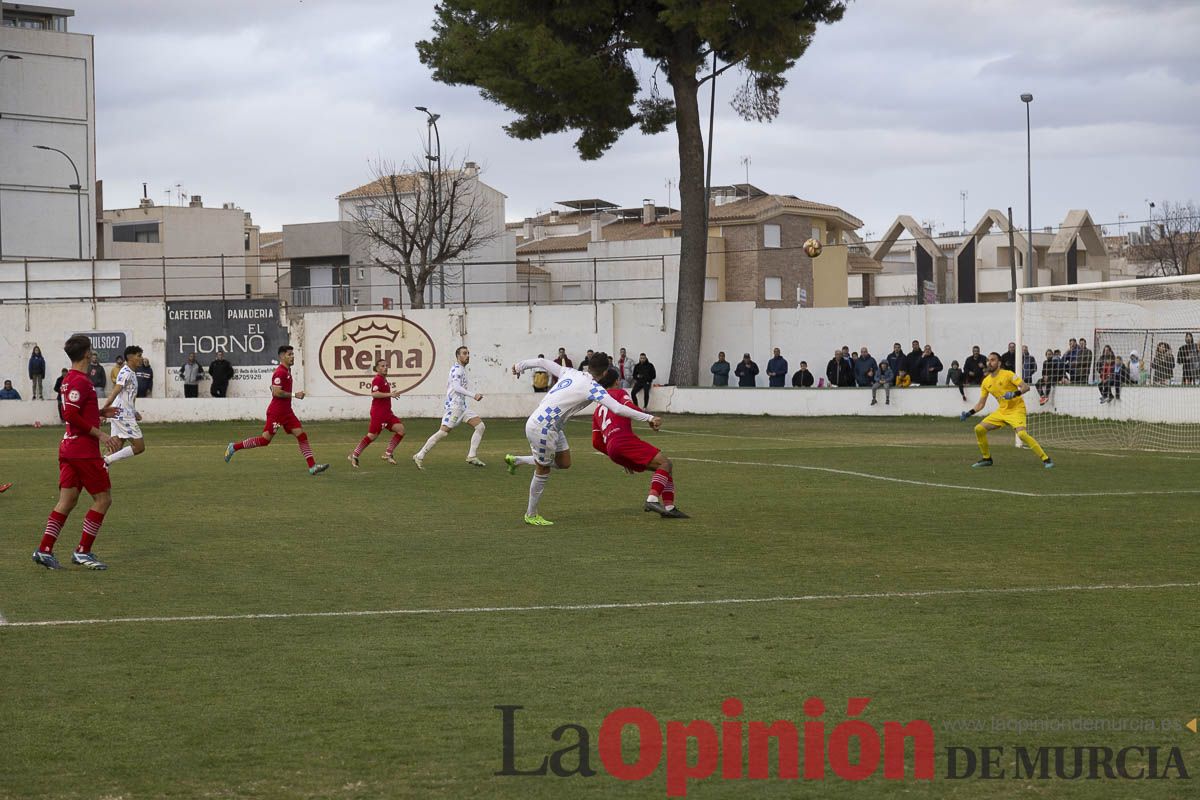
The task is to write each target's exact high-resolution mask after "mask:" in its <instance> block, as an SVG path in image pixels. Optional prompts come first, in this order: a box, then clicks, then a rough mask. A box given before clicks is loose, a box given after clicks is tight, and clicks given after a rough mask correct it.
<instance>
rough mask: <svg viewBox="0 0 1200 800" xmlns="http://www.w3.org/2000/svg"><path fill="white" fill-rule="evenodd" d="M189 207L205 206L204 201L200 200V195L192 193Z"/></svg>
mask: <svg viewBox="0 0 1200 800" xmlns="http://www.w3.org/2000/svg"><path fill="white" fill-rule="evenodd" d="M188 208H204V203H203V202H201V200H200V195H198V194H194V195H192V199H191V202H189V203H188Z"/></svg>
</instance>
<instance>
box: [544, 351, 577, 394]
mask: <svg viewBox="0 0 1200 800" xmlns="http://www.w3.org/2000/svg"><path fill="white" fill-rule="evenodd" d="M554 363H555V364H558V365H559V366H560V367H574V366H575V365H574V364H573V363H571V359H570V358H568V357H567V349H566V348H565V347H560V348H558V355H557V356H555V357H554ZM556 383H558V378H556V377H554V376H553V375H551V376H550V385H551V386H553V385H554V384H556Z"/></svg>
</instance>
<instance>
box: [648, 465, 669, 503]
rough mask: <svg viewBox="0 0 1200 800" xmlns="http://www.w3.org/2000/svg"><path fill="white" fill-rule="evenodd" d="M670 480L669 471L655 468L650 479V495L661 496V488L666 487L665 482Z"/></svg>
mask: <svg viewBox="0 0 1200 800" xmlns="http://www.w3.org/2000/svg"><path fill="white" fill-rule="evenodd" d="M670 480H671V473H669V472H667V471H666V470H663V469H659V470H655V471H654V477H652V478H651V479H650V496H651V497H662V493H663V490H664V489H665V488H666V487H667V483H668V482H670Z"/></svg>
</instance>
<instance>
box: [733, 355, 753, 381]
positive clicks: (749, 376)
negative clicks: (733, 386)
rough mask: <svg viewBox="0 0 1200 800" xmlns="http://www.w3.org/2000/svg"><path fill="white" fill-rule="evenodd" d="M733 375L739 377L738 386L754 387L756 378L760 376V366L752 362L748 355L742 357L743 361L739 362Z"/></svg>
mask: <svg viewBox="0 0 1200 800" xmlns="http://www.w3.org/2000/svg"><path fill="white" fill-rule="evenodd" d="M733 374H734V375H736V376H737V379H738V386H741V387H753V386H755V385H756V380H755V378H756V376H757V375H758V364H755V363H754V361H752V360H751V358H750V354H749V353H746V354H745V355H743V356H742V360H741V361H739V362H738V365H737V368H736V369H734V371H733Z"/></svg>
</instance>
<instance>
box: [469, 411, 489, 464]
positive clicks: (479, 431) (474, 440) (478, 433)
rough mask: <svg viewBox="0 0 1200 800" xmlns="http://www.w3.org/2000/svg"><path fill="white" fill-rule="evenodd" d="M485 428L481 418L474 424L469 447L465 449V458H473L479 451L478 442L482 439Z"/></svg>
mask: <svg viewBox="0 0 1200 800" xmlns="http://www.w3.org/2000/svg"><path fill="white" fill-rule="evenodd" d="M485 430H487V426H486V425H484V424H483V420H479V424H478V425H476V426H475V432H474V433H472V434H471V448H470V449H469V450H468V451H467V458H475V454H476V453H477V452H478V451H479V442H480V441H482V440H483V432H484V431H485Z"/></svg>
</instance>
